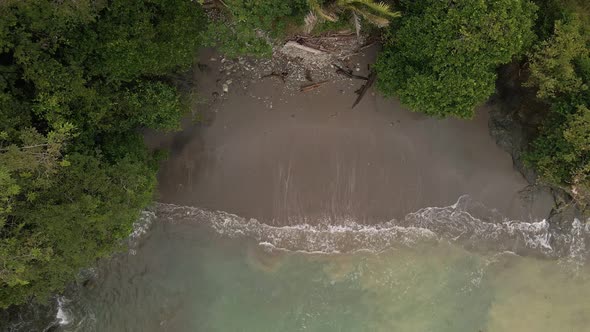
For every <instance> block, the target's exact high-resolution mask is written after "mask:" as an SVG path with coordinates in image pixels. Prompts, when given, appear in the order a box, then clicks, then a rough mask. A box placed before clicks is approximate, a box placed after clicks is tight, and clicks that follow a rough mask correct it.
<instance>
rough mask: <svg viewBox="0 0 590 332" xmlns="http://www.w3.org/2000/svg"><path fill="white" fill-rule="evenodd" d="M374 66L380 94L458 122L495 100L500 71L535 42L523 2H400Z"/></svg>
mask: <svg viewBox="0 0 590 332" xmlns="http://www.w3.org/2000/svg"><path fill="white" fill-rule="evenodd" d="M405 4H406V6H405V8H404V10H403V12H404V15H403V16H402V19H401V21H400V24H399V25H397V26H396V25H394V26H393V27H392V28H391V32H390V34H389V36H388V38H386V41H385V44H384V46H383V51H382V52H381V53H380V54H379V58H378V61H377V64H376V66H375V68H376V71H377V74H378V82H377V86H378V88H379V89H380V90H381V91H382V92H383V93H384V94H385V95H389V96H391V95H396V96H398V97H399V98H400V100H401V102H402V103H404V104H406V105H408V106H409V107H410V108H411V109H412V110H414V111H420V112H424V113H426V114H429V115H437V116H448V115H453V116H456V117H460V118H470V117H472V116H473V112H474V109H475V107H476V106H477V105H479V104H481V103H483V102H485V101H486V99H487V98H488V97H489V96H490V95H491V94H492V93H493V92H494V88H495V87H494V84H495V79H496V73H495V69H496V67H497V66H499V65H501V64H504V63H507V62H510V61H511V59H512V57H514V56H515V55H518V54H520V53H522V52H523V51H524V50H525V49H526V47H527V46H528V45H530V43H531V41H532V40H533V36H534V35H533V33H532V27H533V22H534V19H535V9H536V7H535V5H534V4H532V3H531V2H530V1H528V0H498V1H479V0H462V1H455V2H453V4H452V5H449V3H448V2H445V1H438V0H425V1H418V2H410V1H406V2H405Z"/></svg>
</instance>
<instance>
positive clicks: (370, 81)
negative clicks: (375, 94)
mask: <svg viewBox="0 0 590 332" xmlns="http://www.w3.org/2000/svg"><path fill="white" fill-rule="evenodd" d="M376 78H377V73H376V72H375V71H372V72H371V74H370V75H369V79H368V80H367V83H365V84H364V85H363V86H362V87H361V88H360V89H359V91H358V94H359V96H358V97H357V98H356V100H355V101H354V104H352V108H354V107H355V106H356V105H358V103H360V102H361V100H362V99H363V97H364V96H365V94H366V93H367V91H369V88H370V87H371V85H373V83H375V79H376Z"/></svg>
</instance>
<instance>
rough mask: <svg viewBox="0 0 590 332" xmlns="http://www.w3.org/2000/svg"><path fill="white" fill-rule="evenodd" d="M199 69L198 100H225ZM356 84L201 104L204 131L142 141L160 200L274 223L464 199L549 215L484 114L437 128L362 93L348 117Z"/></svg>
mask: <svg viewBox="0 0 590 332" xmlns="http://www.w3.org/2000/svg"><path fill="white" fill-rule="evenodd" d="M364 59H368V60H364ZM357 61H359V62H361V68H366V65H364V63H366V62H370V61H371V59H370V56H367V57H360V58H359V59H358V60H357ZM204 62H205V63H206V64H207V65H208V66H209V68H210V70H208V71H206V72H205V73H197V74H196V79H197V80H198V85H199V90H200V91H202V92H203V95H205V96H210V95H211V93H212V92H218V93H222V87H221V86H222V83H223V80H222V81H219V76H218V72H219V71H218V70H217V68H218V66H219V61H218V60H217V61H210V60H209V57H208V56H207V57H205V58H204ZM363 72H364V74H367V73H366V70H363V71H361V72H360V74H363ZM302 83H304V82H302ZM361 84H362V81H359V80H349V79H346V78H343V79H341V80H338V81H333V82H329V83H327V84H325V85H323V86H322V87H320V88H318V89H316V90H314V91H312V92H307V93H300V92H298V91H293V90H292V89H288V88H287V87H286V85H285V84H284V83H282V82H281V81H280V80H279V79H277V78H275V77H269V78H266V79H263V80H257V81H256V82H254V83H252V84H249V85H248V86H247V87H242V86H241V85H239V84H233V85H230V91H229V93H228V94H227V96H225V97H224V98H221V100H219V101H216V102H212V103H210V105H200V106H199V107H202V108H207V112H208V113H209V114H213V115H214V117H213V120H212V121H211V123H210V124H209V125H207V126H203V125H195V124H191V123H190V122H189V121H187V123H186V124H185V126H184V130H183V131H182V132H178V133H174V134H168V135H148V136H147V141H148V143H149V144H150V145H151V146H153V147H161V148H168V149H169V150H170V158H169V159H168V160H167V161H166V162H164V163H163V165H162V168H161V173H160V187H159V197H158V200H159V201H162V202H167V203H175V204H180V205H191V206H199V207H204V208H210V209H217V210H223V211H226V212H231V213H235V214H238V215H240V216H243V217H247V218H250V217H252V218H256V219H259V220H261V221H264V222H269V223H275V224H285V223H301V222H303V221H305V222H310V223H313V222H316V221H317V220H319V219H320V218H326V217H329V218H332V219H333V220H343V219H344V218H352V219H354V220H356V221H359V222H367V223H373V222H381V221H387V220H390V219H392V218H401V217H403V216H404V215H405V214H407V213H409V212H413V211H416V210H418V209H420V208H423V207H429V206H446V205H451V204H453V203H455V202H456V201H457V199H458V198H459V197H460V196H461V195H465V194H468V195H469V196H471V197H472V198H474V199H475V200H477V201H480V202H483V203H484V204H485V205H486V206H487V207H489V208H493V209H497V210H498V211H499V212H500V213H502V214H503V215H505V216H507V217H510V218H518V219H521V220H527V221H528V220H530V219H539V218H544V217H546V216H547V214H548V212H549V209H550V208H551V202H550V199H549V197H536V198H535V199H534V200H533V202H532V203H531V202H530V201H529V200H528V198H529V197H528V196H529V195H524V194H523V193H522V191H523V189H525V188H526V187H527V185H528V183H527V182H526V181H525V179H524V178H523V177H522V176H521V174H520V173H518V172H517V171H516V170H515V169H514V168H513V166H512V161H511V158H510V156H509V155H508V154H507V153H506V152H504V151H502V150H501V149H500V148H499V147H498V146H497V145H496V144H495V142H494V141H493V139H492V138H491V137H490V135H489V132H488V126H487V119H488V115H487V113H488V109H487V108H486V107H483V108H481V109H480V110H479V111H478V113H477V116H476V118H475V119H474V120H471V121H466V120H456V119H434V118H429V117H426V116H424V115H421V114H417V113H412V112H409V111H408V110H406V109H405V108H404V107H402V106H401V105H400V104H399V103H398V102H397V101H395V100H391V99H390V100H385V99H383V98H381V97H379V96H377V95H376V94H375V93H374V92H373V91H374V90H371V91H369V93H368V94H367V95H366V96H365V98H364V99H363V100H362V101H361V103H360V104H359V105H358V106H357V107H356V108H355V109H351V105H352V103H353V101H354V99H355V97H356V95H355V94H354V91H355V90H356V89H358V88H359V87H360V85H361ZM525 196H526V197H525Z"/></svg>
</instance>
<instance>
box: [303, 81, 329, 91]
mask: <svg viewBox="0 0 590 332" xmlns="http://www.w3.org/2000/svg"><path fill="white" fill-rule="evenodd" d="M326 83H328V81H321V82H317V83H313V84H307V85H303V86H301V88H300V89H299V91H300V92H308V91H311V90H313V89H317V88H319V87H320V86H322V85H324V84H326Z"/></svg>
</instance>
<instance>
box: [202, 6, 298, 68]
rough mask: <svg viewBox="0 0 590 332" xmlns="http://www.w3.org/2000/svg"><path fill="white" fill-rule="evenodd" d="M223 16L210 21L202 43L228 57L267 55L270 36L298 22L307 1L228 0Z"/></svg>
mask: <svg viewBox="0 0 590 332" xmlns="http://www.w3.org/2000/svg"><path fill="white" fill-rule="evenodd" d="M225 3H226V4H227V7H225V8H223V14H224V15H225V17H222V18H220V19H217V20H213V21H211V22H210V23H209V25H208V27H207V31H206V32H205V33H204V34H203V36H204V40H205V42H204V43H205V44H206V45H208V46H214V47H217V48H218V49H219V50H220V51H221V52H222V53H224V54H226V55H227V56H230V57H235V56H240V55H253V56H259V57H264V56H270V55H271V53H272V45H271V42H272V39H273V38H278V37H282V35H283V34H284V33H285V31H286V29H287V27H288V26H289V25H290V24H293V25H300V24H301V23H303V17H304V15H305V14H306V13H307V10H308V7H307V2H306V0H294V1H275V0H258V1H250V0H228V1H225Z"/></svg>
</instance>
